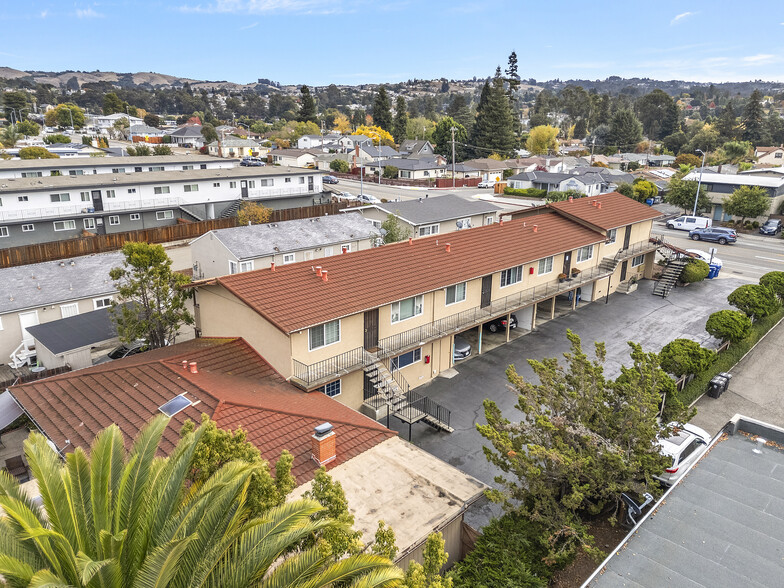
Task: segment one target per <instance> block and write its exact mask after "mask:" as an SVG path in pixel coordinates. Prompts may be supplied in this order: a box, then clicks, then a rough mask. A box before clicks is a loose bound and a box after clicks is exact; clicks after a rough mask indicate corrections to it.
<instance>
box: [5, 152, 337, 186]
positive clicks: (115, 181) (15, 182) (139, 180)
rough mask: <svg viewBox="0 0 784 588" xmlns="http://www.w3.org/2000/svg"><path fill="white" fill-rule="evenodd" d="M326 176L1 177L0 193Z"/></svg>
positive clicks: (276, 171) (270, 169) (234, 170)
mask: <svg viewBox="0 0 784 588" xmlns="http://www.w3.org/2000/svg"><path fill="white" fill-rule="evenodd" d="M146 159H147V160H148V161H149V165H155V161H154V158H152V157H149V158H146ZM295 173H296V174H311V175H317V174H322V175H324V174H326V172H325V171H320V170H314V169H306V168H304V167H282V166H281V167H277V166H272V165H270V166H265V167H228V168H222V169H221V168H215V169H189V170H173V171H159V172H142V173H124V174H111V173H109V174H91V175H85V176H54V177H51V176H50V177H44V178H3V179H0V194H9V193H10V194H13V193H16V192H50V191H57V190H81V189H82V188H84V189H85V190H89V189H91V188H111V187H112V186H139V185H142V184H165V183H168V182H188V181H191V180H193V181H197V180H212V179H215V180H220V179H227V180H231V179H246V178H247V179H251V180H252V179H255V178H267V177H270V176H284V175H287V174H295Z"/></svg>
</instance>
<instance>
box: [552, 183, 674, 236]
mask: <svg viewBox="0 0 784 588" xmlns="http://www.w3.org/2000/svg"><path fill="white" fill-rule="evenodd" d="M598 203H601V208H600V207H599V206H598ZM547 206H549V207H550V208H553V209H555V210H556V211H557V212H559V213H562V214H564V215H565V216H566V217H567V218H574V219H578V220H582V221H584V222H586V223H588V224H591V225H593V226H594V227H597V228H599V229H603V230H607V229H616V228H618V227H623V226H625V225H630V224H632V223H639V222H642V221H646V220H652V219H654V218H658V217H660V216H661V213H660V212H659V211H658V210H656V209H655V208H652V207H650V206H648V205H647V204H642V203H640V202H637V201H636V200H632V199H631V198H628V197H626V196H624V195H623V194H620V193H618V192H610V193H609V194H601V195H599V196H591V197H590V198H577V199H576V200H571V201H569V200H564V201H562V202H552V203H551V204H548V205H547Z"/></svg>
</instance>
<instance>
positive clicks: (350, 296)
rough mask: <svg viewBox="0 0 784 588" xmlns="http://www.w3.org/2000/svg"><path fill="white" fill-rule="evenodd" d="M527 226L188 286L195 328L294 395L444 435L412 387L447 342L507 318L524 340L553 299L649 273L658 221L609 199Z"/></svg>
mask: <svg viewBox="0 0 784 588" xmlns="http://www.w3.org/2000/svg"><path fill="white" fill-rule="evenodd" d="M531 214H534V215H535V216H531V217H526V218H520V219H518V220H513V221H506V222H499V223H495V224H491V225H485V226H482V227H478V228H474V229H470V230H465V231H459V232H455V233H450V234H448V235H436V236H432V237H426V238H422V239H410V240H409V241H405V242H402V243H396V244H392V245H385V246H383V247H378V248H375V249H370V250H365V251H357V252H352V253H349V254H346V255H340V256H336V257H332V258H328V259H325V260H321V263H320V264H316V263H314V262H312V261H309V262H305V263H295V264H291V265H286V266H282V267H275V268H274V269H265V270H257V271H253V272H248V273H243V274H238V275H231V276H224V277H220V278H216V279H211V280H203V281H200V282H196V283H195V284H194V288H195V289H196V299H195V302H196V309H197V327H198V329H199V330H200V332H201V334H203V335H206V336H227V335H231V336H241V337H243V338H244V339H245V340H246V341H247V342H248V343H249V344H250V345H251V346H253V347H254V348H255V349H256V350H257V351H258V352H259V353H261V354H263V355H264V357H265V358H266V359H267V360H268V361H269V362H270V364H271V365H272V366H273V367H274V368H275V369H276V370H277V371H278V372H280V373H281V374H282V375H283V376H284V377H285V378H286V379H288V380H289V381H290V382H292V383H294V384H295V385H296V386H298V387H300V388H301V389H303V390H306V391H313V390H320V391H322V392H323V393H325V394H327V395H328V396H330V397H334V398H337V399H338V400H340V401H341V402H343V403H344V404H346V405H348V406H350V407H352V408H355V409H361V410H362V411H363V412H365V413H367V414H370V415H371V416H374V417H376V418H379V417H383V416H385V414H389V413H390V412H391V413H392V414H393V415H395V416H399V418H403V420H405V419H406V418H408V419H410V420H409V422H411V419H422V418H423V419H424V420H425V421H426V422H428V423H429V424H431V425H433V426H436V427H438V428H442V429H446V430H449V425H448V414H446V415H445V414H444V413H442V412H441V408H442V407H438V406H434V405H435V403H430V404H429V405H428V403H427V400H428V399H426V398H424V397H421V396H419V395H417V394H416V393H415V392H414V391H413V388H415V387H417V386H419V385H421V384H424V383H426V382H427V381H429V380H431V379H432V378H434V377H436V376H437V375H438V374H440V373H441V372H443V371H444V370H446V369H448V368H450V367H452V366H453V365H454V362H455V360H454V340H455V336H456V335H458V334H461V333H462V334H466V333H472V334H474V335H475V337H476V349H475V351H476V352H477V353H481V351H482V326H483V325H484V324H485V323H487V322H489V321H492V320H495V319H497V318H500V317H507V319H508V317H509V315H511V314H512V313H515V314H516V316H517V319H518V323H519V325H520V327H519V328H522V329H524V330H527V329H534V328H535V327H536V324H537V320H538V318H537V316H538V315H542V314H545V315H550V316H551V317H552V316H553V314H554V312H555V307H556V302H557V300H560V303H561V304H563V303H564V302H565V303H566V304H569V305H571V308H572V309H573V308H575V307H576V305H577V301H578V299H579V300H581V301H583V302H589V301H594V300H598V299H600V298H602V297H604V296H606V295H609V293H611V292H614V291H615V290H616V289H617V288H618V286H619V284H621V283H623V282H626V281H628V280H629V279H630V278H632V277H633V276H641V275H646V276H650V275H651V272H652V270H653V264H654V253H655V250H656V248H657V246H658V243H657V242H655V241H652V240H651V239H650V235H651V228H652V223H653V219H654V218H656V217H657V216H658V215H659V213H658V212H657V211H655V210H653V209H651V208H650V207H648V206H645V205H643V204H640V203H638V202H635V201H633V200H631V199H629V198H627V197H625V196H623V195H621V194H618V193H613V194H605V195H602V196H600V197H597V198H584V199H579V200H575V201H568V202H561V203H557V204H553V205H548V206H545V207H540V209H538V210H535V211H531ZM508 324H509V320H507V325H508ZM508 328H509V327H508V326H507V331H506V334H505V335H506V340H507V341H508V340H509V336H510V333H509V330H508ZM405 411H408V412H405ZM401 414H402V417H401Z"/></svg>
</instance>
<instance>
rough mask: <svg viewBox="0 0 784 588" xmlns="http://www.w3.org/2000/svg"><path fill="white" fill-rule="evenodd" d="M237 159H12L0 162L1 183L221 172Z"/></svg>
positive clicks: (186, 157)
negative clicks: (65, 177)
mask: <svg viewBox="0 0 784 588" xmlns="http://www.w3.org/2000/svg"><path fill="white" fill-rule="evenodd" d="M237 164H239V161H238V160H234V161H225V160H220V159H215V158H214V157H208V156H207V155H156V156H155V157H146V156H142V157H91V158H90V159H11V160H8V161H2V160H0V184H3V183H4V182H2V180H5V179H6V178H46V177H49V176H85V175H87V176H89V175H92V174H130V173H137V172H148V171H151V172H152V171H175V170H185V171H187V170H192V169H224V168H231V167H236V166H237Z"/></svg>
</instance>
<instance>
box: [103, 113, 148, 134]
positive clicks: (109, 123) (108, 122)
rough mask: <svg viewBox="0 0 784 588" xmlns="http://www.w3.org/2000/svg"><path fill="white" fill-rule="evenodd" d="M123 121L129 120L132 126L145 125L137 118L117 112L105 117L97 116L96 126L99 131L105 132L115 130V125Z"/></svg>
mask: <svg viewBox="0 0 784 588" xmlns="http://www.w3.org/2000/svg"><path fill="white" fill-rule="evenodd" d="M122 119H125V120H127V121H128V123H129V124H130V126H133V125H141V124H144V121H143V120H142V119H140V118H139V117H137V116H130V115H129V114H128V113H125V112H115V113H114V114H107V115H105V116H96V117H95V119H94V125H95V128H96V129H97V130H98V131H105V130H108V129H112V128H114V123H116V122H117V121H118V120H122Z"/></svg>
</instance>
